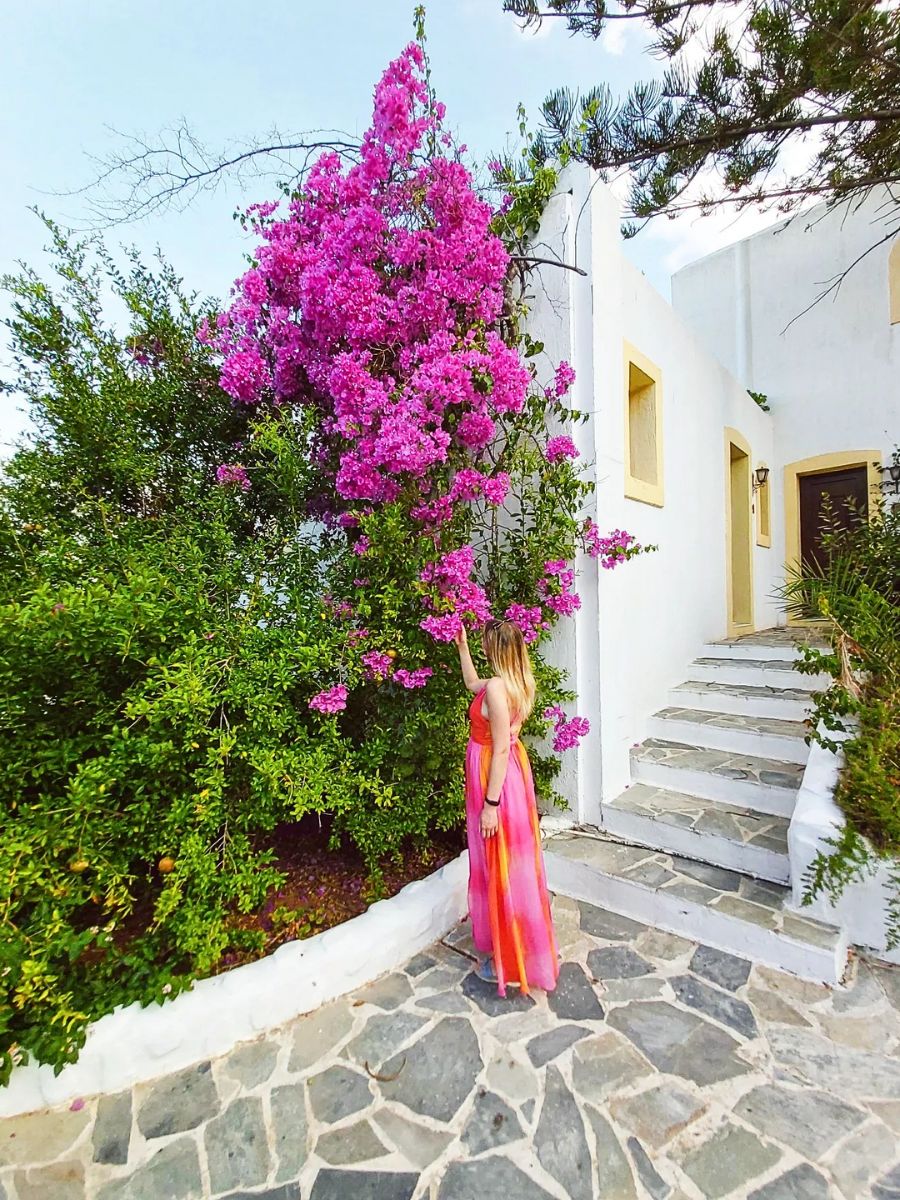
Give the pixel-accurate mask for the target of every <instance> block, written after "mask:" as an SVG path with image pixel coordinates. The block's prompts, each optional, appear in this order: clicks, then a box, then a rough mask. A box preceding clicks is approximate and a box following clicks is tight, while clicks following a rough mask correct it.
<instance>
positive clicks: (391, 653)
mask: <svg viewBox="0 0 900 1200" xmlns="http://www.w3.org/2000/svg"><path fill="white" fill-rule="evenodd" d="M387 656H388V658H396V657H397V651H396V650H388V652H387Z"/></svg>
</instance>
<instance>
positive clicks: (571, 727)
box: [544, 704, 591, 754]
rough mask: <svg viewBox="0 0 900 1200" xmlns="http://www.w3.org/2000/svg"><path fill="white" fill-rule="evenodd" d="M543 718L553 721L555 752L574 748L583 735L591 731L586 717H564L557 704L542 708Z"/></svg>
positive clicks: (558, 752)
mask: <svg viewBox="0 0 900 1200" xmlns="http://www.w3.org/2000/svg"><path fill="white" fill-rule="evenodd" d="M544 718H545V719H546V720H548V721H553V723H554V732H553V749H554V750H555V751H556V752H557V754H562V753H563V751H565V750H572V749H574V748H575V747H576V746H577V745H578V743H579V742H580V741H581V739H582V738H583V737H586V736H587V735H588V734H589V733H590V732H591V724H590V721H588V719H587V717H571V718H568V717H566V714H565V712H564V711H563V710H562V709H561V708H560V706H559V705H558V704H555V705H553V707H552V708H545V709H544Z"/></svg>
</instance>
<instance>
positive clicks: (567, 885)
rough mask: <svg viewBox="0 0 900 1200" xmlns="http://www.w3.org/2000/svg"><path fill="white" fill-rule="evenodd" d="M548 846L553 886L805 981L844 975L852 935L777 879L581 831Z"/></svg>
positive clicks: (836, 979) (830, 980)
mask: <svg viewBox="0 0 900 1200" xmlns="http://www.w3.org/2000/svg"><path fill="white" fill-rule="evenodd" d="M544 850H545V861H546V864H547V881H548V884H549V887H550V889H551V891H554V892H558V893H561V894H562V895H565V896H571V897H572V898H573V899H575V900H583V901H585V902H587V903H588V904H595V905H599V906H601V907H603V908H605V909H608V910H610V911H611V912H616V913H619V914H620V915H621V916H625V917H631V918H632V919H633V920H637V921H641V922H643V923H645V924H649V925H656V926H657V927H658V928H660V929H665V930H668V931H669V932H671V933H676V934H680V935H681V936H682V937H686V938H690V939H691V940H692V941H700V942H703V943H705V944H707V945H709V946H714V947H715V948H716V949H718V950H725V951H727V952H728V953H730V954H735V955H737V956H738V957H740V958H746V959H750V960H751V961H752V962H759V963H764V964H766V965H767V966H770V967H775V968H777V969H778V970H781V971H790V972H792V973H793V974H795V975H800V976H802V977H803V978H805V979H815V980H818V981H820V982H825V983H831V984H834V983H838V982H840V980H841V978H842V976H843V974H844V971H845V969H846V966H847V941H846V937H845V936H844V935H843V934H842V933H841V931H840V930H838V929H835V928H833V927H831V926H829V925H824V924H823V923H822V922H820V921H814V920H811V919H810V918H809V917H807V916H805V915H801V914H800V913H797V912H794V911H792V910H791V909H789V908H788V907H787V901H788V900H789V898H790V891H789V889H787V888H784V887H780V886H779V885H778V884H774V883H764V882H761V881H759V880H753V879H749V878H748V877H747V876H745V875H741V874H739V873H738V872H735V871H727V870H723V869H722V868H720V867H714V866H709V865H707V864H705V863H698V862H692V861H691V860H690V859H687V858H682V857H680V856H679V855H675V854H666V853H663V852H660V851H655V850H652V849H648V848H647V847H642V846H630V845H627V844H626V843H624V842H617V841H613V840H611V839H607V838H602V837H598V836H596V835H593V836H592V835H588V834H585V833H581V832H567V833H558V834H555V835H553V836H551V837H550V838H548V839H547V841H546V842H545V844H544Z"/></svg>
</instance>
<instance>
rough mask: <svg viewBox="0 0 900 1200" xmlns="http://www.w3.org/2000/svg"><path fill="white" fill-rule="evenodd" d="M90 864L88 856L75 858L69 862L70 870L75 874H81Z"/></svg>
mask: <svg viewBox="0 0 900 1200" xmlns="http://www.w3.org/2000/svg"><path fill="white" fill-rule="evenodd" d="M90 865H91V864H90V863H89V862H88V860H87V859H86V858H73V859H72V861H71V862H70V863H69V870H70V871H71V872H72V873H73V874H75V875H81V874H83V873H84V872H85V871H86V870H87V869H88V867H89V866H90Z"/></svg>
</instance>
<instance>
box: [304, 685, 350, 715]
mask: <svg viewBox="0 0 900 1200" xmlns="http://www.w3.org/2000/svg"><path fill="white" fill-rule="evenodd" d="M309 707H310V708H311V709H314V710H315V711H316V712H320V713H338V712H341V710H342V709H345V708H346V707H347V689H346V687H344V685H343V684H342V683H336V684H335V685H334V687H331V688H328V689H327V690H326V691H324V692H319V693H318V695H316V696H313V698H312V699H311V700H310V702H309Z"/></svg>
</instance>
